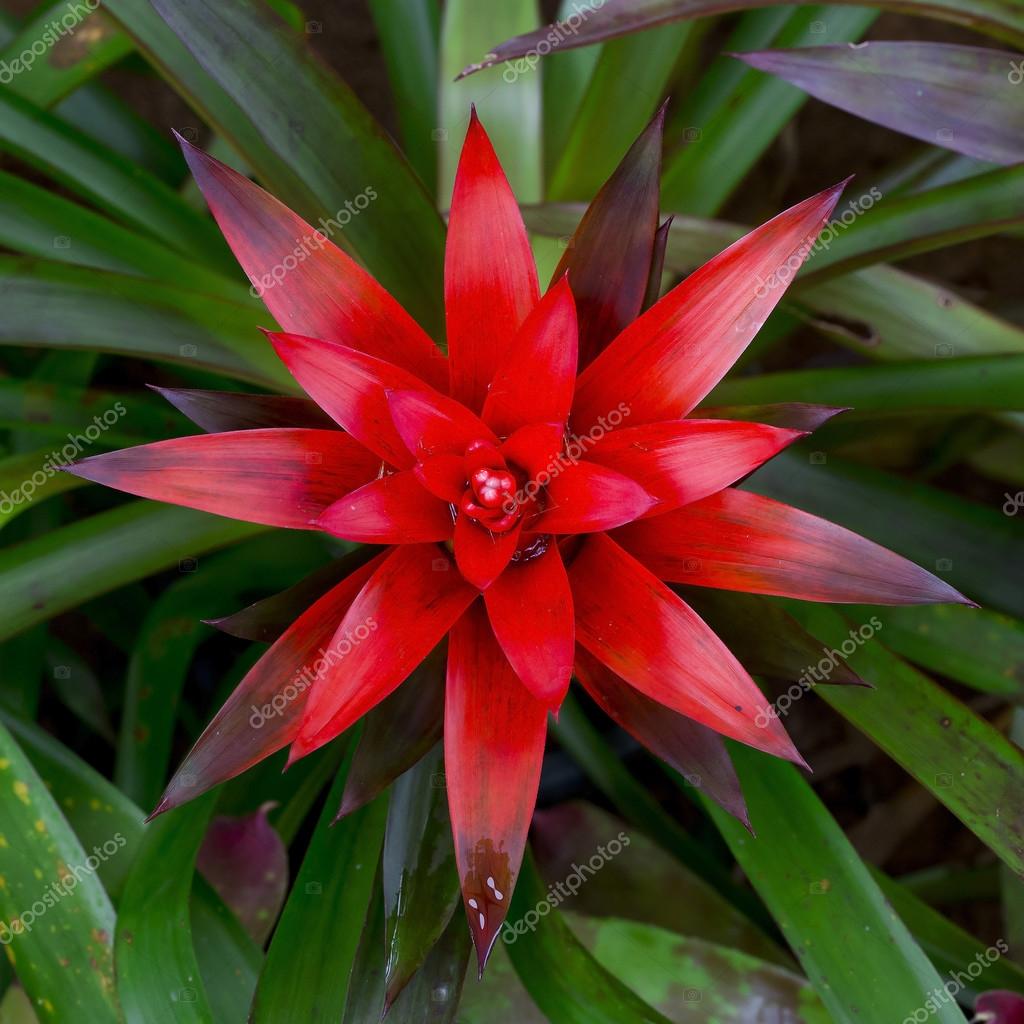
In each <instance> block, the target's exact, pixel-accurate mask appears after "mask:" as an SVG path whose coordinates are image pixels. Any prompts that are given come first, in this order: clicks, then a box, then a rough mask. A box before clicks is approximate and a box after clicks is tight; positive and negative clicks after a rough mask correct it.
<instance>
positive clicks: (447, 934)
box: [346, 914, 472, 1024]
mask: <svg viewBox="0 0 1024 1024" xmlns="http://www.w3.org/2000/svg"><path fill="white" fill-rule="evenodd" d="M471 948H472V939H471V937H470V932H469V928H468V927H467V926H466V919H465V918H464V917H463V916H462V914H455V915H454V916H453V917H452V919H451V921H449V922H448V927H447V928H446V929H445V930H444V934H443V935H442V936H441V938H440V939H439V940H438V941H437V944H436V945H435V946H434V948H433V949H432V950H431V951H430V953H429V954H428V956H427V959H426V961H425V962H424V964H423V966H422V967H421V968H420V969H419V970H418V971H417V972H416V973H415V974H414V975H413V978H412V981H410V982H409V984H408V985H407V986H406V987H405V988H404V989H403V990H402V993H401V995H400V996H399V997H398V999H397V1000H396V1001H395V1003H394V1005H393V1006H392V1007H391V1009H390V1010H389V1011H388V1016H387V1019H388V1022H389V1024H458V1022H461V1021H463V1016H462V1006H461V1005H460V1000H461V996H462V992H463V984H464V983H465V980H466V968H467V966H468V964H469V953H470V949H471ZM346 1024H348V1022H347V1021H346ZM353 1024H355V1022H354V1021H353Z"/></svg>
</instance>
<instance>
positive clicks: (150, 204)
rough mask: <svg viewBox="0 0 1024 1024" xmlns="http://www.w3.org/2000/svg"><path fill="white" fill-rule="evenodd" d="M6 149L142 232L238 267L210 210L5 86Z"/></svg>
mask: <svg viewBox="0 0 1024 1024" xmlns="http://www.w3.org/2000/svg"><path fill="white" fill-rule="evenodd" d="M0 149H3V150H6V151H7V152H9V153H11V154H12V155H13V156H16V157H17V158H18V159H19V160H22V161H24V162H25V163H27V164H29V165H30V166H31V167H34V168H36V169H37V170H38V171H40V172H41V173H42V174H45V175H46V176H47V177H49V178H52V179H53V180H54V181H56V182H57V183H58V184H60V185H62V186H64V188H66V189H68V190H69V191H70V192H72V193H74V194H75V195H79V196H81V197H82V198H84V199H85V200H87V201H88V202H90V203H92V204H93V205H94V206H97V207H99V208H100V209H101V210H105V211H107V212H108V213H110V214H112V215H113V216H114V217H116V218H117V219H118V220H121V221H123V222H124V223H126V224H128V225H129V226H130V227H132V228H134V229H135V230H136V231H140V232H142V233H143V234H145V235H149V236H151V237H153V238H156V239H158V240H159V241H161V242H163V243H164V244H165V245H169V246H171V247H172V248H173V249H175V250H177V251H178V252H181V253H185V254H186V255H188V256H191V257H192V258H193V259H196V260H198V261H199V262H201V263H204V264H207V265H210V264H211V263H212V264H213V265H215V266H217V267H220V268H222V269H224V271H225V272H226V273H231V272H234V271H235V264H234V260H233V258H232V256H231V254H230V252H229V251H228V248H227V245H226V243H225V242H224V240H223V238H222V237H221V236H220V233H219V231H218V230H217V226H216V225H215V224H214V222H213V221H212V220H211V219H210V218H209V217H206V216H204V215H203V214H201V213H199V212H198V211H196V210H193V209H192V208H191V207H190V206H188V205H187V204H186V203H184V202H182V200H181V198H180V197H179V196H178V195H177V193H176V192H175V191H174V190H173V189H171V188H170V187H169V186H168V185H166V184H165V183H164V182H162V181H160V180H159V179H158V178H156V177H154V176H153V175H151V174H149V173H148V172H146V171H144V170H142V169H141V168H140V167H137V166H135V165H133V164H131V163H130V162H129V161H128V160H126V159H125V158H124V157H122V156H119V155H118V154H117V153H115V152H113V151H112V150H110V149H108V148H106V147H105V146H104V145H103V144H102V143H99V142H97V141H96V140H95V139H92V138H90V137H89V136H88V135H86V134H84V133H83V132H81V131H79V130H78V129H77V128H74V127H72V126H71V125H70V124H68V123H67V122H66V121H63V120H62V119H61V118H60V117H58V116H57V115H56V114H52V113H49V112H47V111H45V110H41V109H40V108H39V107H37V106H35V105H33V104H32V103H30V102H29V101H28V100H25V99H22V98H21V97H20V96H16V95H14V94H13V93H11V92H8V91H5V90H0Z"/></svg>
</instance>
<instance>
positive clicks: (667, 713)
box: [576, 648, 750, 828]
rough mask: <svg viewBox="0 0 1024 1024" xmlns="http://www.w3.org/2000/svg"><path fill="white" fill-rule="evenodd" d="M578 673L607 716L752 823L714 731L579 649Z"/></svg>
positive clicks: (690, 781) (736, 815) (721, 740)
mask: <svg viewBox="0 0 1024 1024" xmlns="http://www.w3.org/2000/svg"><path fill="white" fill-rule="evenodd" d="M576 677H577V678H578V679H579V681H580V682H581V683H582V684H583V686H584V688H585V689H586V691H587V693H589V694H590V696H591V697H593V699H594V700H595V702H596V703H597V704H598V706H599V707H600V708H601V710H602V711H604V713H605V714H606V715H608V717H609V718H611V719H613V720H614V721H615V722H617V723H618V724H619V725H620V726H621V727H622V728H623V729H625V730H626V732H628V733H629V734H630V735H631V736H633V737H635V738H636V739H637V740H638V741H639V742H640V743H642V744H643V745H644V746H645V747H646V748H647V749H648V750H649V751H651V753H652V754H655V755H656V756H657V757H660V758H661V759H662V761H664V762H665V763H666V764H670V765H671V766H672V767H673V768H675V770H676V771H677V772H679V773H680V774H681V775H683V776H685V778H686V781H687V782H688V783H689V784H690V785H691V786H694V787H695V788H697V789H701V790H703V791H704V792H705V793H706V794H707V795H708V796H709V797H710V798H711V799H712V800H714V801H715V802H716V803H717V804H719V805H720V806H721V807H723V808H724V809H725V810H727V811H728V812H729V813H730V814H731V815H733V816H734V817H736V818H738V819H739V820H740V821H742V822H743V824H744V825H746V826H747V827H748V828H749V827H750V819H749V817H748V816H747V805H746V801H745V800H744V799H743V791H742V790H741V789H740V780H739V779H738V778H737V777H736V771H735V769H734V768H733V766H732V761H731V760H730V759H729V753H728V751H727V750H726V748H725V742H724V740H723V739H722V737H721V736H720V735H719V734H718V733H717V732H715V731H714V730H713V729H709V728H707V726H704V725H701V724H700V723H699V722H694V721H693V720H692V719H689V718H686V717H685V716H683V715H680V714H677V713H676V712H675V711H672V710H671V709H670V708H667V707H664V706H663V705H662V704H659V703H658V702H657V701H654V700H651V698H650V697H646V696H644V694H642V693H641V692H640V691H639V690H637V689H635V688H634V687H632V686H630V685H629V683H627V682H626V681H625V680H624V679H621V678H620V677H619V676H617V675H616V674H615V673H614V672H612V670H611V669H609V668H607V667H606V666H605V665H602V664H601V662H600V661H598V660H597V658H595V657H594V656H593V655H592V654H590V653H588V652H587V651H585V650H584V649H583V648H579V649H578V651H577V654H576Z"/></svg>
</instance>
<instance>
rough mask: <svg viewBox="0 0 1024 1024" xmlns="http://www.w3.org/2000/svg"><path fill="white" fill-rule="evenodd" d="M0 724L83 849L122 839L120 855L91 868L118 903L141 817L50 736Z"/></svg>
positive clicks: (20, 722) (12, 722) (16, 723)
mask: <svg viewBox="0 0 1024 1024" xmlns="http://www.w3.org/2000/svg"><path fill="white" fill-rule="evenodd" d="M3 721H4V724H5V725H6V726H7V728H8V729H9V730H10V732H11V734H12V735H13V736H14V738H15V739H16V740H17V742H18V744H19V745H20V747H21V748H22V750H24V752H25V754H26V756H27V757H28V758H29V760H30V761H31V762H32V767H33V768H34V769H35V770H36V771H37V772H38V773H39V777H40V778H41V779H42V781H43V783H44V784H45V786H46V788H47V790H48V791H49V792H50V793H51V794H52V796H53V799H54V802H55V803H56V804H57V805H58V806H59V807H60V809H61V813H62V814H63V815H64V817H65V818H66V820H67V822H68V824H69V825H70V826H71V828H72V829H73V830H74V832H75V835H76V836H77V837H78V841H79V842H80V843H81V844H82V846H83V847H84V848H86V849H92V847H93V846H97V845H99V846H102V845H103V843H105V842H106V841H107V840H108V839H109V838H110V837H111V836H112V835H114V834H115V833H120V834H121V835H123V836H124V838H125V840H126V843H125V847H124V850H123V851H122V853H120V854H118V855H117V856H114V857H108V858H106V859H104V860H103V861H102V863H101V864H100V865H99V866H98V867H97V868H96V874H97V876H98V877H99V879H100V881H101V882H102V883H103V887H104V888H105V889H106V890H107V892H108V894H109V895H110V898H111V899H112V900H114V902H115V903H116V902H118V901H119V900H120V897H121V891H122V889H123V888H124V882H125V879H126V878H127V877H128V872H129V870H130V869H131V866H132V852H133V851H134V850H135V848H136V844H137V843H138V842H139V840H140V838H141V837H142V833H143V824H142V819H143V813H142V811H141V810H139V808H138V807H136V805H135V804H133V803H132V802H131V800H129V799H128V798H127V797H126V796H125V795H124V794H123V793H122V792H121V791H120V790H119V789H118V788H117V787H116V786H114V785H113V784H112V783H110V782H108V781H107V779H105V778H104V777H103V776H102V775H100V773H99V772H97V771H96V770H95V769H94V768H92V767H91V766H90V765H88V764H86V763H85V761H83V760H81V759H80V758H79V757H78V756H77V755H76V754H75V753H73V752H72V751H71V750H69V749H68V748H67V747H66V746H64V744H62V743H60V742H59V741H58V740H57V739H56V738H55V737H53V736H51V735H50V733H48V732H45V731H44V730H43V729H41V728H39V726H37V725H36V724H34V723H33V722H27V721H25V720H24V719H22V718H15V717H14V716H12V715H7V714H5V715H4V716H3Z"/></svg>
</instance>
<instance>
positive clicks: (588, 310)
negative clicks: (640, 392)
mask: <svg viewBox="0 0 1024 1024" xmlns="http://www.w3.org/2000/svg"><path fill="white" fill-rule="evenodd" d="M664 124H665V107H664V106H662V107H661V109H660V110H659V111H658V112H657V114H655V115H654V118H653V119H652V120H651V122H650V124H649V125H648V126H647V127H646V128H645V129H644V131H643V132H642V133H641V134H640V136H639V137H638V138H637V140H636V142H634V143H633V145H632V146H631V147H630V149H629V152H628V153H626V155H625V156H624V157H623V158H622V162H621V163H620V164H619V166H618V167H617V168H616V170H615V172H614V173H613V174H612V176H611V177H610V178H609V179H608V181H606V182H605V184H604V185H603V186H602V188H601V191H600V192H598V193H597V196H596V197H595V198H594V201H593V202H592V203H591V204H590V206H589V207H588V208H587V212H586V213H585V214H584V215H583V220H582V221H580V225H579V227H578V228H577V229H576V233H575V234H574V235H573V236H572V239H571V241H570V242H569V247H568V249H566V252H565V255H564V256H563V257H562V259H561V262H560V263H559V264H558V268H557V269H556V270H555V274H554V277H553V278H552V282H554V281H557V280H559V279H560V278H561V277H562V275H563V274H565V273H568V274H569V284H570V286H571V288H572V293H573V297H574V298H575V300H576V311H577V316H578V318H579V332H580V358H579V368H580V370H582V369H583V368H584V367H585V366H587V364H588V363H590V362H591V361H592V360H593V359H594V357H595V356H596V355H598V354H599V353H600V352H601V351H602V350H603V349H604V348H605V347H606V346H607V344H608V343H609V342H610V341H611V340H612V339H613V338H614V337H615V336H616V335H617V334H618V333H619V332H620V331H621V330H622V329H623V328H624V327H625V326H626V325H627V324H630V323H632V322H633V321H634V320H635V319H636V318H637V317H638V316H639V315H640V311H641V309H642V307H643V304H644V299H645V297H646V294H647V289H648V280H649V278H650V276H651V273H652V267H653V263H654V260H655V257H656V255H657V253H656V249H655V239H656V237H657V235H658V197H659V194H660V184H659V181H660V177H661V146H662V134H663V130H664ZM661 258H662V260H664V248H662V250H661ZM660 280H661V271H660V269H659V270H658V281H659V283H660Z"/></svg>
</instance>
